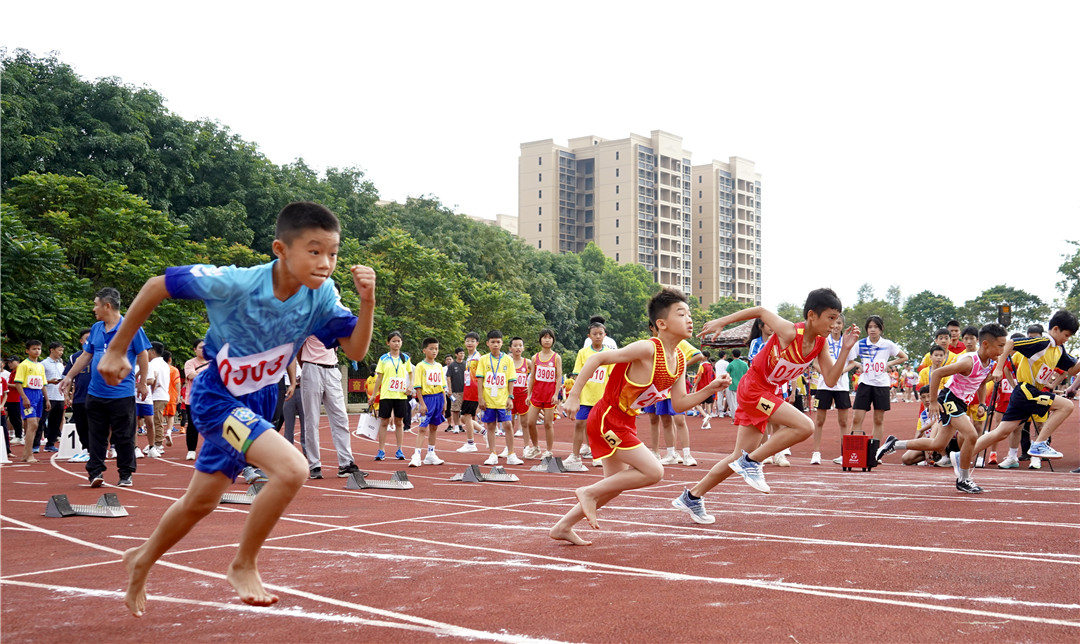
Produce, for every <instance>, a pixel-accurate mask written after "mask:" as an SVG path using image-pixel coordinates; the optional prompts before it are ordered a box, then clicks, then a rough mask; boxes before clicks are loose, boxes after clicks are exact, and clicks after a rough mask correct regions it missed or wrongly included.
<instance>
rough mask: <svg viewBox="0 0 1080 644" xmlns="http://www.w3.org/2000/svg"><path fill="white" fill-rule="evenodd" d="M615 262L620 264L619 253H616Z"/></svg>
mask: <svg viewBox="0 0 1080 644" xmlns="http://www.w3.org/2000/svg"><path fill="white" fill-rule="evenodd" d="M615 261H616V262H618V261H619V254H618V253H615Z"/></svg>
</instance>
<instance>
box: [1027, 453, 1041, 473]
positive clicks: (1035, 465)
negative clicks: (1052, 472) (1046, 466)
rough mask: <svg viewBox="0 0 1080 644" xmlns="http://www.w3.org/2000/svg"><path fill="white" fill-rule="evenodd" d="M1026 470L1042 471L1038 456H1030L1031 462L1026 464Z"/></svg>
mask: <svg viewBox="0 0 1080 644" xmlns="http://www.w3.org/2000/svg"><path fill="white" fill-rule="evenodd" d="M1028 469H1029V470H1041V469H1042V459H1041V458H1039V457H1038V456H1032V457H1031V462H1030V463H1028Z"/></svg>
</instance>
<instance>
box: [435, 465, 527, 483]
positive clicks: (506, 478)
mask: <svg viewBox="0 0 1080 644" xmlns="http://www.w3.org/2000/svg"><path fill="white" fill-rule="evenodd" d="M450 480H451V481H464V482H466V483H512V482H514V481H520V480H521V479H519V478H518V477H517V476H516V475H514V474H510V473H508V472H507V471H506V470H505V469H504V468H503V467H501V466H499V465H496V466H495V467H493V468H491V471H490V472H488V473H487V474H483V473H481V472H480V466H479V465H470V466H469V467H467V468H466V469H465V472H464V473H463V474H455V475H453V476H451V477H450Z"/></svg>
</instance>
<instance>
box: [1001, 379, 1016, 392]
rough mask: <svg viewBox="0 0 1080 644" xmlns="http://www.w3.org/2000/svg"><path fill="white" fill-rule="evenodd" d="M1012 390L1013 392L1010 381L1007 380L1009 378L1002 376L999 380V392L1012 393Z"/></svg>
mask: <svg viewBox="0 0 1080 644" xmlns="http://www.w3.org/2000/svg"><path fill="white" fill-rule="evenodd" d="M1012 392H1013V386H1012V383H1011V382H1009V380H1008V379H1007V378H1002V380H1001V393H1003V394H1012Z"/></svg>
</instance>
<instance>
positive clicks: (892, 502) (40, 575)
mask: <svg viewBox="0 0 1080 644" xmlns="http://www.w3.org/2000/svg"><path fill="white" fill-rule="evenodd" d="M886 418H887V426H886V431H888V432H892V433H896V434H898V435H907V434H910V433H911V427H913V423H914V418H915V406H914V405H906V404H897V405H894V408H893V411H892V412H890V413H889V414H887V416H886ZM323 422H324V428H323V430H322V432H321V435H322V438H323V458H324V463H323V464H324V472H326V473H327V474H328V475H329V478H327V479H324V480H322V481H310V482H309V483H308V484H307V485H305V487H304V489H303V490H302V491H301V493H300V495H299V496H298V497H297V499H296V501H294V502H293V504H292V505H291V506H290V508H289V511H288V512H287V514H286V516H285V518H284V519H283V520H282V521H281V523H279V524H278V526H277V528H276V529H275V532H274V534H273V535H272V536H271V539H270V540H269V541H268V542H267V544H266V547H265V548H264V550H263V554H262V557H261V559H260V564H261V568H262V575H263V580H264V582H265V583H267V584H268V585H269V586H270V587H271V588H272V589H273V590H274V591H275V592H276V593H278V594H279V595H280V597H281V601H280V602H279V603H278V604H277V605H276V606H274V607H273V608H269V609H268V608H252V607H248V606H245V605H243V604H241V603H239V602H238V601H237V600H236V599H235V596H234V594H233V592H232V589H231V588H230V587H229V586H228V584H227V583H226V582H225V581H224V577H223V572H224V570H225V568H226V566H227V564H228V562H229V561H230V559H231V557H232V555H233V553H234V551H235V545H236V541H235V540H236V536H237V535H238V534H239V531H240V526H241V524H242V522H243V520H244V517H245V514H246V510H247V507H246V506H235V505H228V506H221V507H220V508H219V510H218V511H216V512H214V513H213V514H211V515H210V516H209V517H207V518H206V519H205V520H204V521H203V522H202V524H200V525H199V526H198V527H197V528H196V529H195V530H194V531H193V533H192V534H191V535H189V536H188V537H187V538H186V539H185V540H184V541H182V542H181V543H180V545H179V546H178V547H177V549H176V550H174V551H172V552H170V553H169V554H168V555H166V557H165V558H164V559H163V560H162V562H160V564H159V565H158V566H157V567H155V569H154V570H153V572H152V573H151V575H150V581H149V587H148V592H149V593H150V598H149V606H148V612H147V614H146V615H145V616H144V617H143V618H142V619H141V620H136V619H135V618H132V617H130V616H129V615H128V613H127V611H126V609H125V608H124V605H123V601H122V597H123V591H124V587H125V582H126V579H125V575H124V570H123V567H122V566H121V564H120V562H119V555H120V553H122V552H123V550H125V549H127V548H129V547H131V546H133V545H136V544H138V543H139V542H140V541H141V540H143V539H145V538H146V537H147V536H148V535H149V534H150V532H151V530H152V529H153V528H154V526H155V525H156V523H157V520H158V518H159V517H160V516H161V514H162V512H163V511H164V509H165V508H166V507H167V505H168V504H170V503H171V502H172V501H173V500H174V499H176V498H178V497H179V496H180V495H181V494H182V492H183V489H184V487H185V486H186V484H187V481H188V479H189V477H190V474H191V467H190V466H191V464H190V463H189V462H185V461H183V460H182V458H183V453H184V448H183V447H182V446H181V444H182V441H178V442H177V447H173V448H171V449H169V450H168V453H167V458H165V459H160V460H156V461H151V460H146V459H144V460H140V461H139V471H138V473H137V474H136V476H135V485H136V487H134V488H132V489H117V488H115V487H113V486H111V485H106V487H104V488H102V489H100V490H92V489H90V488H89V487H88V485H87V482H86V478H85V472H84V470H83V467H82V465H81V464H69V463H66V462H62V461H53V462H51V463H50V462H44V463H40V464H37V465H30V466H27V465H5V466H4V467H2V468H0V485H2V489H0V500H2V501H0V544H2V556H0V582H2V583H0V610H2V617H3V620H2V627H0V628H2V631H0V634H2V637H3V640H4V641H11V642H16V641H18V642H61V641H87V642H110V641H128V640H131V639H133V638H134V639H135V640H136V641H154V642H212V641H224V642H231V641H236V640H238V639H241V638H243V639H245V640H251V641H285V642H320V641H338V640H340V639H342V638H343V637H344V638H345V639H346V640H347V641H350V642H434V641H443V642H445V641H466V640H478V641H496V642H528V641H565V642H700V641H717V642H788V643H791V642H799V643H803V644H807V643H809V642H915V641H918V642H955V641H960V640H972V641H973V640H986V639H988V638H992V641H994V642H1011V641H1038V642H1075V641H1080V512H1078V509H1080V475H1073V474H1070V473H1069V472H1068V470H1070V469H1072V468H1074V467H1076V466H1077V454H1078V453H1080V445H1078V443H1080V437H1078V434H1080V432H1078V430H1077V419H1076V416H1074V417H1073V418H1071V419H1070V420H1069V422H1068V423H1067V424H1066V426H1065V427H1063V428H1062V429H1061V430H1060V431H1059V432H1058V435H1057V436H1055V441H1054V443H1055V446H1056V447H1057V448H1058V449H1059V450H1060V451H1062V452H1064V453H1065V454H1066V458H1065V459H1063V460H1061V461H1058V462H1057V465H1056V469H1057V472H1050V471H1049V470H1048V469H1046V468H1045V466H1044V469H1043V470H1042V471H1028V470H1011V471H1001V470H998V469H996V468H988V469H986V470H978V471H977V472H976V480H977V481H978V482H979V483H980V484H981V485H982V486H983V487H984V488H985V489H986V490H987V492H986V493H985V494H983V495H981V496H966V495H961V494H959V493H957V492H956V491H955V490H954V489H953V487H952V476H951V470H942V469H938V468H931V467H903V466H900V465H898V464H896V463H898V459H897V458H896V456H893V457H890V459H889V460H890V461H891V462H890V463H888V464H886V465H883V466H881V467H879V468H877V469H875V470H874V471H873V472H871V473H862V472H842V471H841V470H840V467H839V466H836V465H832V464H831V463H827V464H825V465H820V466H811V465H809V464H808V458H809V452H810V445H809V442H806V443H803V444H801V445H799V446H797V447H796V449H795V454H794V458H793V459H792V461H793V466H792V467H790V468H777V467H767V468H766V473H767V477H768V480H769V484H770V485H771V486H772V488H773V493H772V494H770V495H763V494H760V493H757V492H755V491H754V490H752V489H750V488H749V487H748V486H746V485H745V484H744V483H743V482H742V481H741V480H740V479H738V477H735V478H732V479H729V480H728V481H727V482H725V483H722V484H721V485H720V486H719V487H718V488H716V489H715V490H714V491H713V492H712V493H710V494H709V495H708V497H707V498H706V500H707V504H708V505H707V507H708V509H709V512H710V513H711V514H714V515H716V516H717V522H716V523H715V524H713V525H708V526H700V525H697V524H694V523H692V522H691V521H690V520H689V518H688V517H687V516H686V515H685V514H683V513H681V512H679V511H677V510H674V509H673V508H672V507H671V505H670V500H671V499H672V498H674V497H675V496H676V495H677V494H678V493H679V492H680V491H681V490H682V488H683V486H684V485H686V484H690V483H693V482H694V481H696V480H697V479H698V478H699V477H700V476H701V475H702V474H703V473H704V471H705V469H706V468H708V467H709V466H710V465H712V464H713V463H715V462H716V460H718V458H719V457H720V456H721V454H722V453H723V452H725V451H730V449H731V446H732V444H733V432H732V430H731V426H730V421H727V420H714V421H713V427H714V429H712V430H710V431H702V430H698V429H697V427H698V426H699V424H700V423H699V421H698V420H697V419H690V427H691V441H692V443H693V446H694V453H695V455H696V456H697V458H698V460H699V461H700V462H701V466H699V467H696V468H688V467H683V466H673V467H668V468H666V471H665V476H664V480H663V481H662V482H661V483H660V484H658V485H656V486H654V487H651V488H647V489H644V490H639V491H636V492H633V493H628V494H624V495H623V496H621V497H619V498H618V499H617V500H616V501H615V502H614V503H613V504H612V505H611V506H608V507H606V508H604V509H603V510H602V511H601V512H600V521H601V527H602V530H601V531H599V532H596V531H592V530H589V529H587V527H586V528H582V527H580V526H579V532H580V533H581V534H582V535H583V536H584V537H586V538H588V539H592V540H593V542H594V545H593V546H591V547H585V548H582V547H574V546H570V545H567V544H564V543H561V542H555V541H552V540H550V539H548V537H547V536H546V533H547V530H548V528H549V527H550V526H551V524H552V523H553V522H554V521H555V520H556V519H557V518H558V517H559V516H560V515H561V514H562V513H564V512H565V511H566V510H567V509H568V508H569V507H570V505H571V504H572V502H573V500H574V499H573V490H574V488H575V487H576V486H578V485H581V484H582V483H585V482H591V481H594V480H596V479H597V478H598V477H599V469H596V470H594V471H592V472H589V473H575V474H544V473H537V472H530V471H529V470H528V467H530V466H531V465H533V464H535V461H529V462H527V464H526V465H525V466H522V467H511V468H508V469H509V470H510V471H512V472H514V473H516V474H517V475H518V476H519V477H520V478H521V481H520V482H518V483H485V484H465V483H452V482H450V481H449V480H448V479H449V477H450V476H451V475H452V474H455V473H459V472H461V471H462V470H464V468H465V466H466V465H468V464H471V463H479V462H481V461H482V460H483V458H484V457H485V455H484V454H483V453H480V454H469V455H461V454H457V453H455V452H454V451H453V448H455V447H457V446H458V444H460V443H461V442H462V441H463V438H461V437H460V435H451V434H440V437H439V445H440V450H439V452H440V455H441V456H442V457H443V458H445V459H446V461H447V463H446V464H445V465H442V466H438V467H433V466H424V467H422V468H420V469H409V478H410V480H412V481H413V482H414V483H415V486H416V487H415V489H413V490H408V491H397V492H396V491H389V490H372V491H352V490H345V489H344V487H345V480H344V479H338V478H335V477H334V473H335V472H334V469H333V467H334V465H335V463H334V452H333V449H332V446H331V444H330V438H329V432H328V430H327V429H326V427H325V419H324V421H323ZM354 422H355V417H354ZM556 428H557V429H556V432H557V437H558V439H559V445H558V447H559V449H558V450H557V451H559V452H561V453H563V454H565V452H566V451H568V449H569V439H570V432H571V425H570V424H569V422H568V421H560V422H559V423H557V424H556ZM867 428H869V421H868V422H867ZM413 439H414V437H413V436H411V435H406V443H407V445H408V444H411V441H412V440H413ZM839 442H840V441H839V430H838V429H837V427H836V425H835V420H834V419H832V418H830V420H829V423H828V424H827V425H826V434H825V445H826V448H825V450H824V456H825V457H826V458H827V459H831V458H832V457H834V456H836V455H837V454H838V453H839ZM353 447H354V451H355V452H356V454H357V462H358V464H359V465H360V466H361V468H363V469H366V470H368V471H370V472H372V473H373V474H374V475H376V476H378V475H383V476H385V475H388V474H389V473H390V472H392V471H393V470H395V469H408V468H405V467H404V465H405V463H404V462H400V461H385V462H383V463H375V462H373V461H371V460H370V456H369V454H370V453H372V452H373V451H374V450H373V447H372V443H370V442H368V441H365V440H362V439H358V438H354V439H353ZM500 447H501V443H500ZM519 451H520V447H519ZM406 453H407V454H411V449H407V450H406ZM326 459H329V460H326ZM485 471H486V468H485ZM115 476H116V474H115V470H114V469H112V464H111V463H110V471H109V473H107V475H106V481H108V482H109V483H114V482H115ZM245 488H246V486H244V485H243V484H242V483H241V484H237V485H236V486H235V487H234V489H235V491H243V490H244V489H245ZM108 491H111V492H115V493H117V494H118V495H119V497H120V500H121V502H122V503H123V504H124V506H125V507H126V508H128V510H129V512H130V513H131V515H130V516H129V517H126V518H119V519H98V518H84V517H75V518H68V519H50V518H45V517H44V516H42V514H43V512H44V508H45V503H46V501H47V500H48V498H49V496H50V495H51V494H60V493H64V494H67V495H68V496H69V497H70V499H71V501H72V502H73V503H93V502H94V501H95V500H96V499H97V498H98V496H100V494H101V493H102V492H108Z"/></svg>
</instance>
